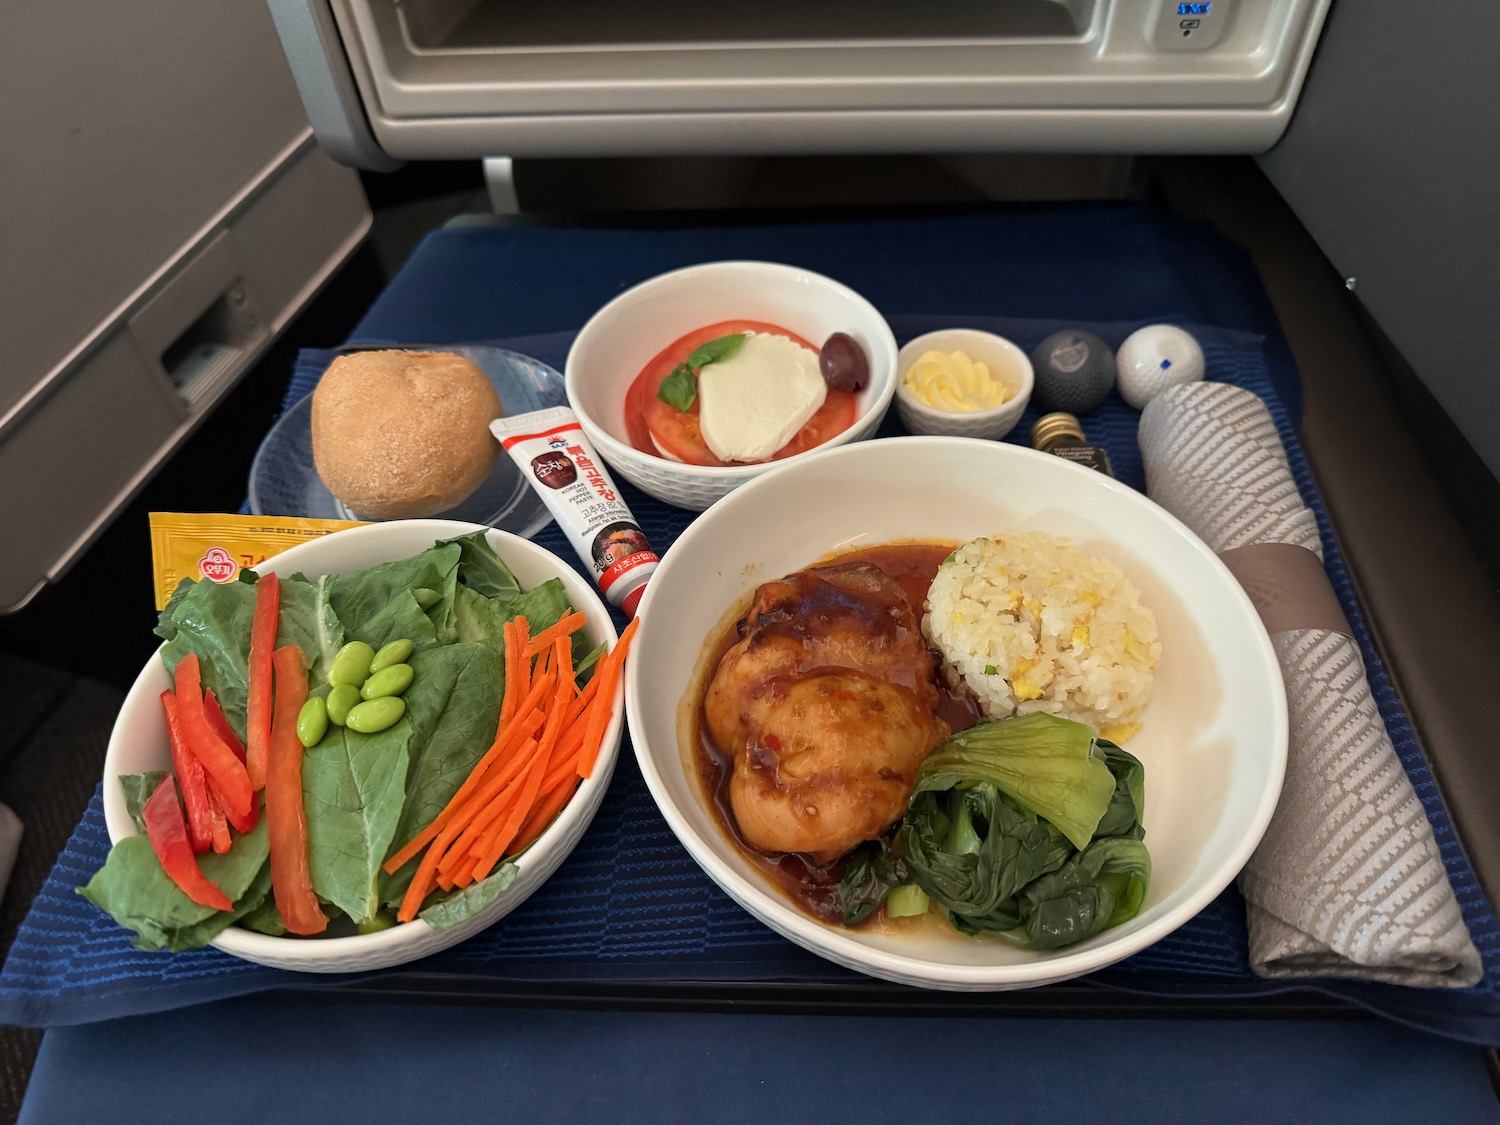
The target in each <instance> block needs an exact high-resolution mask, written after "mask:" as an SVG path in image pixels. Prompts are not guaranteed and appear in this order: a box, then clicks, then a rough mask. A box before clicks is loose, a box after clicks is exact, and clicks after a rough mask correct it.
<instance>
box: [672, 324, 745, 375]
mask: <svg viewBox="0 0 1500 1125" xmlns="http://www.w3.org/2000/svg"><path fill="white" fill-rule="evenodd" d="M748 336H749V333H748V332H735V333H733V334H732V335H729V336H720V337H718V339H715V340H710V341H708V343H706V344H702V345H700V346H699V347H698V348H696V349H694V351H693V354H692V355H690V356H688V357H687V365H688V366H689V367H691V368H692V369H693V370H694V371H697V370H698V368H700V367H704V366H706V365H707V364H710V363H718V362H719V360H721V359H728V358H729V357H730V356H732V355H733V354H734V353H735V352H737V351H739V350H740V345H741V344H743V343H744V342H745V339H746V338H747V337H748Z"/></svg>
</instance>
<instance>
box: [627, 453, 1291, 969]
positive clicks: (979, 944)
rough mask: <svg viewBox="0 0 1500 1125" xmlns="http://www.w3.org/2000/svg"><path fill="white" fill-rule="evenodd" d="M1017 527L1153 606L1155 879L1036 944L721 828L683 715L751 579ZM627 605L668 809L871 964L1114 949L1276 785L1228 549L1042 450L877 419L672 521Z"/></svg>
mask: <svg viewBox="0 0 1500 1125" xmlns="http://www.w3.org/2000/svg"><path fill="white" fill-rule="evenodd" d="M817 498H829V499H828V500H827V501H826V502H825V501H820V500H819V499H817ZM1010 530H1017V531H1020V530H1029V531H1040V532H1047V533H1050V534H1052V535H1055V536H1063V537H1066V538H1068V539H1070V540H1071V541H1072V542H1073V543H1074V544H1075V545H1076V546H1077V547H1078V548H1080V549H1081V550H1082V551H1084V552H1085V553H1087V554H1090V555H1097V556H1101V557H1104V558H1107V559H1108V560H1109V561H1111V562H1112V563H1113V564H1115V565H1116V566H1117V567H1119V568H1120V570H1122V571H1123V572H1124V574H1125V576H1126V577H1127V578H1128V579H1129V580H1130V581H1131V582H1132V583H1133V584H1134V585H1135V586H1136V587H1137V588H1138V589H1139V591H1140V596H1141V601H1142V603H1143V604H1144V605H1146V606H1148V607H1149V608H1150V609H1151V610H1152V611H1153V612H1154V614H1155V618H1156V624H1157V629H1158V637H1159V640H1160V645H1161V655H1160V663H1159V665H1158V667H1157V669H1156V673H1155V683H1154V688H1153V693H1152V697H1151V702H1150V703H1149V705H1148V706H1147V708H1146V710H1145V712H1144V714H1143V716H1142V717H1143V720H1144V724H1143V726H1142V728H1141V730H1140V732H1139V733H1138V734H1136V735H1135V736H1134V737H1133V738H1130V739H1129V746H1128V749H1129V752H1130V753H1131V754H1134V755H1135V756H1136V757H1137V758H1139V760H1140V761H1141V762H1142V763H1143V764H1144V767H1145V795H1144V811H1143V813H1142V815H1141V817H1140V823H1141V824H1142V825H1143V826H1144V828H1145V837H1144V843H1145V845H1146V848H1147V849H1148V850H1149V853H1150V878H1149V885H1148V889H1147V890H1146V893H1145V897H1144V899H1143V901H1142V902H1141V903H1140V905H1139V911H1138V913H1136V914H1135V915H1134V917H1131V918H1129V920H1127V921H1122V922H1121V923H1120V924H1118V925H1116V926H1114V927H1112V928H1109V929H1105V930H1103V932H1101V933H1097V934H1095V935H1094V936H1092V937H1089V938H1086V939H1085V940H1083V941H1081V942H1078V943H1077V944H1074V945H1069V946H1066V947H1064V948H1060V949H1050V950H1045V951H1038V950H1034V949H1027V948H1021V947H1020V946H1017V945H1013V944H1010V943H1008V942H1006V941H1004V940H1002V939H1000V938H998V937H995V936H989V937H970V936H964V935H963V934H960V933H958V932H957V931H955V930H954V929H952V928H950V927H948V926H947V924H946V923H944V922H941V921H939V920H938V919H937V917H936V916H931V915H929V916H927V917H924V918H921V919H917V920H916V921H918V922H920V923H921V925H920V926H917V927H908V926H905V925H895V926H892V925H890V924H889V923H885V922H881V924H872V925H868V926H859V927H852V928H851V927H846V926H843V925H840V924H837V923H831V922H825V921H821V920H819V919H818V918H816V917H814V916H813V915H812V914H811V913H809V912H807V911H805V910H803V909H802V908H801V907H799V906H798V905H797V904H796V903H795V902H794V901H793V899H792V898H791V897H790V896H789V895H788V894H787V893H786V892H785V890H784V889H783V887H782V886H781V885H778V884H777V882H775V881H774V880H773V879H772V878H771V876H770V875H768V874H767V872H766V870H765V868H764V867H763V866H762V865H759V864H757V863H756V862H753V861H752V859H751V857H750V856H749V855H748V854H747V850H746V849H745V848H744V847H741V846H739V845H738V844H737V843H736V842H735V841H734V840H732V839H731V838H730V836H729V833H728V831H727V830H726V826H725V822H724V820H723V818H722V817H721V816H719V815H718V813H717V810H716V808H715V800H714V797H713V796H712V795H710V794H709V793H708V792H706V791H705V790H706V789H707V788H708V783H706V781H705V771H704V770H703V769H702V768H701V765H700V760H699V756H698V755H699V750H698V736H697V727H696V718H695V717H696V715H697V714H698V713H699V708H700V706H701V701H702V699H703V695H702V692H703V689H704V687H705V685H706V683H707V677H708V675H709V674H711V669H710V667H709V666H710V664H711V663H714V662H715V657H716V655H717V653H718V652H719V651H720V649H719V648H718V647H716V646H717V645H718V644H719V643H721V638H724V637H725V636H726V634H727V633H728V631H729V630H730V629H732V628H733V626H734V622H735V621H736V620H737V619H738V618H739V617H740V616H741V615H742V614H743V613H744V612H745V607H746V605H747V604H748V602H749V599H750V596H751V594H752V592H753V591H754V590H755V589H756V588H757V587H759V586H760V585H761V584H763V583H766V582H768V581H772V580H777V579H780V578H782V577H783V576H785V575H788V574H791V573H792V572H794V571H799V570H801V569H802V568H805V567H809V566H812V565H815V564H816V563H818V562H819V561H820V560H823V559H825V558H828V557H829V556H831V555H836V554H844V553H847V552H850V551H855V550H858V549H861V548H865V547H870V546H877V545H882V544H892V543H898V542H901V541H919V542H920V541H934V540H936V541H944V542H947V543H956V542H963V541H967V540H969V539H972V538H975V537H979V536H990V535H994V534H996V533H1000V532H1005V531H1010ZM668 607H670V609H669V608H668ZM639 616H640V619H641V622H642V624H641V628H640V632H639V634H638V636H637V637H636V639H635V644H634V647H633V648H632V651H631V661H630V665H629V667H628V670H627V675H626V688H627V692H626V702H627V707H628V716H629V724H630V732H631V739H632V742H633V744H634V747H635V753H636V758H637V761H638V762H639V764H640V767H641V772H642V774H643V775H644V777H645V780H646V783H647V786H648V787H649V789H650V791H651V794H652V796H653V797H654V798H655V800H656V803H657V805H658V806H659V807H660V809H661V811H662V814H663V816H664V817H665V818H666V820H667V823H668V824H669V825H670V826H671V828H672V830H673V832H674V833H675V834H676V835H677V837H678V838H679V839H680V840H681V841H682V843H683V845H684V846H685V847H686V848H687V850H688V851H689V852H690V853H691V854H692V856H693V858H694V859H695V860H697V862H698V863H699V864H700V866H702V868H703V869H704V871H705V872H706V873H707V874H708V875H709V876H710V877H711V878H712V879H713V880H714V881H715V882H716V883H718V885H719V886H720V887H721V888H722V889H723V890H724V891H725V892H726V893H727V894H728V895H729V896H730V897H731V898H733V899H734V900H735V901H736V902H738V903H739V904H740V905H741V906H743V907H744V908H745V909H746V910H747V911H749V912H750V913H751V914H753V915H754V916H755V917H756V918H758V919H760V920H761V921H762V922H764V923H765V924H766V925H767V926H769V927H770V928H772V929H773V930H775V931H777V932H778V933H780V934H781V935H783V936H784V937H786V938H789V939H790V940H792V941H793V942H796V943H797V944H799V945H801V946H804V947H805V948H807V949H809V950H811V951H813V952H814V953H817V954H820V955H821V956H823V957H826V958H828V959H829V960H832V961H834V962H836V963H838V964H841V965H844V966H846V967H848V968H851V969H855V970H857V971H859V972H863V973H866V974H869V975H871V976H875V977H880V978H883V979H886V980H891V981H896V982H899V983H902V984H909V985H914V986H918V987H926V988H937V989H948V990H956V991H991V990H1003V989H1015V988H1026V987H1031V986H1035V985H1041V984H1047V983H1052V982H1056V981H1061V980H1066V979H1069V978H1072V977H1076V976H1079V975H1081V974H1084V973H1088V972H1091V971H1094V970H1096V969H1100V968H1103V967H1105V966H1107V965H1110V964H1112V963H1114V962H1116V961H1119V960H1121V959H1122V958H1124V957H1127V956H1129V955H1130V954H1132V953H1136V952H1138V951H1139V950H1141V949H1144V948H1145V947H1147V946H1148V945H1150V944H1151V943H1152V942H1155V941H1157V940H1159V939H1160V938H1162V937H1163V936H1165V935H1166V934H1168V933H1170V932H1171V931H1172V930H1174V929H1176V928H1177V927H1178V926H1181V925H1182V924H1183V923H1184V922H1187V921H1188V920H1189V919H1191V918H1192V917H1193V916H1194V915H1195V914H1197V913H1198V912H1199V911H1201V910H1203V908H1204V907H1206V906H1207V905H1208V904H1209V903H1210V902H1212V901H1213V900H1214V898H1215V897H1216V896H1217V895H1218V894H1219V893H1220V892H1221V891H1223V890H1224V888H1225V887H1227V886H1228V885H1229V883H1230V882H1231V881H1232V880H1233V879H1234V877H1235V875H1236V874H1237V873H1238V871H1239V870H1240V868H1241V867H1242V866H1243V865H1244V863H1245V862H1246V860H1247V859H1248V858H1249V857H1250V854H1251V853H1252V852H1253V851H1254V849H1255V847H1256V845H1257V843H1258V842H1259V841H1260V838H1261V835H1262V833H1263V832H1264V831H1265V828H1266V825H1267V824H1268V822H1269V820H1270V818H1271V814H1272V812H1273V811H1274V809H1275V807H1276V801H1277V798H1278V796H1279V794H1280V791H1281V782H1282V775H1283V772H1284V769H1285V764H1286V751H1287V712H1286V698H1285V693H1284V689H1283V687H1282V681H1281V674H1280V670H1279V667H1278V665H1277V663H1276V659H1275V654H1274V652H1273V650H1272V647H1271V643H1270V640H1269V638H1268V637H1267V635H1266V632H1265V630H1264V628H1263V627H1262V625H1261V623H1260V619H1259V617H1258V616H1257V614H1256V611H1255V609H1254V607H1253V606H1252V604H1251V602H1250V600H1249V598H1248V597H1247V596H1246V595H1245V593H1244V592H1243V591H1242V590H1241V589H1240V587H1239V585H1238V583H1237V582H1236V581H1235V579H1234V578H1233V576H1232V575H1231V574H1230V573H1229V571H1228V569H1227V568H1226V567H1225V566H1224V565H1223V563H1221V562H1220V561H1219V560H1218V558H1217V557H1216V556H1215V555H1214V554H1213V552H1212V551H1210V550H1209V548H1208V547H1207V546H1205V545H1204V544H1203V542H1202V541H1201V540H1199V539H1198V538H1197V537H1196V536H1195V535H1194V534H1193V533H1192V532H1191V531H1189V530H1188V529H1187V528H1186V527H1185V526H1184V525H1182V524H1181V523H1179V522H1178V521H1177V520H1176V519H1174V518H1173V517H1172V516H1171V515H1169V514H1168V513H1166V512H1165V511H1164V510H1163V509H1161V508H1159V507H1157V506H1156V505H1155V504H1153V503H1151V502H1150V501H1149V500H1147V499H1146V498H1145V497H1144V496H1142V495H1141V494H1140V493H1138V492H1135V491H1134V490H1132V489H1130V488H1128V487H1126V486H1125V485H1123V484H1120V483H1119V482H1117V481H1115V480H1112V479H1111V478H1109V477H1106V476H1104V475H1103V474H1100V473H1097V472H1094V471H1093V470H1091V469H1088V468H1084V467H1081V466H1079V465H1075V464H1072V463H1070V462H1067V461H1064V460H1062V459H1060V458H1057V457H1052V456H1049V455H1047V454H1044V453H1038V452H1036V451H1034V450H1029V449H1024V448H1021V447H1019V446H1014V445H1008V444H1004V443H996V442H990V441H981V440H977V439H971V438H956V437H911V438H891V439H886V440H881V441H873V442H863V443H860V444H858V445H850V446H846V447H845V448H842V449H835V450H830V451H827V452H822V453H818V454H815V455H813V456H810V457H808V458H807V459H806V460H805V461H803V462H802V463H800V464H789V465H787V466H786V467H784V468H779V469H775V470H773V471H771V472H768V473H766V474H765V475H764V476H762V477H760V478H759V479H757V480H755V481H752V482H750V483H749V484H747V485H746V486H745V487H743V488H741V489H739V490H738V491H736V492H735V493H733V494H732V495H730V496H727V497H725V498H724V500H722V501H721V502H720V503H718V504H716V505H715V506H714V507H713V508H711V509H710V510H709V511H708V512H706V513H705V514H704V515H703V516H701V517H699V519H698V520H696V521H695V522H694V523H693V524H692V526H690V527H689V528H688V529H687V531H686V532H684V533H683V535H682V536H681V538H679V539H678V540H677V542H676V543H675V544H674V545H673V547H672V550H671V551H670V552H669V553H668V554H667V556H666V557H665V558H664V559H663V561H662V565H661V567H660V569H658V571H657V572H656V574H655V575H654V576H653V577H652V580H651V584H650V586H649V587H648V588H647V592H646V595H645V598H644V599H643V600H642V602H641V606H640V609H639ZM798 627H799V628H800V627H802V626H798ZM729 635H730V636H731V637H732V634H729ZM815 811H816V810H809V812H808V815H809V816H811V815H813V813H814V812H815ZM924 909H925V907H924Z"/></svg>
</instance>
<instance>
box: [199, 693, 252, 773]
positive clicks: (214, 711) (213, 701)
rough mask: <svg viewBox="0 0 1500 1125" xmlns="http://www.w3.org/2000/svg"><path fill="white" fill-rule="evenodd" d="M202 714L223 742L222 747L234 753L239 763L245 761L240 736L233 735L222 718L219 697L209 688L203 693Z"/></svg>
mask: <svg viewBox="0 0 1500 1125" xmlns="http://www.w3.org/2000/svg"><path fill="white" fill-rule="evenodd" d="M203 713H204V714H205V715H207V716H208V725H209V726H211V727H213V728H214V730H216V731H218V732H219V737H220V738H222V739H223V740H224V745H226V746H228V747H229V748H230V749H231V750H233V751H234V756H235V757H236V758H238V759H239V760H240V761H242V762H243V761H244V760H245V744H244V743H243V742H241V741H240V736H239V735H237V734H235V733H234V728H233V727H232V726H230V725H229V720H228V719H226V718H225V717H224V708H222V707H220V706H219V697H218V696H216V695H215V694H214V689H213V688H209V689H208V690H207V691H205V692H204V693H203Z"/></svg>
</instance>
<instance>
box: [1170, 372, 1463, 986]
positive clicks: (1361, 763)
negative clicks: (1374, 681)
mask: <svg viewBox="0 0 1500 1125" xmlns="http://www.w3.org/2000/svg"><path fill="white" fill-rule="evenodd" d="M1140 446H1141V454H1142V458H1143V460H1144V462H1145V468H1146V491H1147V494H1148V495H1149V496H1151V498H1152V499H1153V500H1155V501H1156V502H1157V503H1159V504H1161V505H1162V506H1163V507H1164V508H1166V509H1167V510H1168V511H1170V512H1171V513H1172V514H1173V515H1175V516H1177V518H1178V519H1180V520H1182V522H1183V523H1185V524H1187V525H1188V526H1189V527H1190V528H1192V529H1193V530H1194V531H1195V532H1197V534H1198V535H1199V537H1200V538H1202V539H1203V541H1204V542H1205V543H1207V544H1208V545H1209V547H1210V548H1212V549H1213V550H1214V551H1216V552H1218V553H1219V556H1220V557H1221V558H1222V559H1223V560H1224V562H1225V564H1226V565H1227V566H1228V567H1229V568H1230V570H1231V571H1232V572H1234V574H1235V577H1236V578H1238V579H1239V581H1240V583H1241V585H1243V586H1244V587H1245V588H1246V590H1247V592H1248V593H1249V594H1250V596H1251V600H1252V601H1253V602H1255V605H1256V609H1257V610H1259V611H1260V614H1261V619H1262V621H1263V622H1264V623H1265V625H1266V631H1267V632H1268V633H1270V634H1271V644H1272V647H1273V648H1274V649H1275V650H1276V658H1277V660H1278V662H1279V663H1280V664H1281V673H1282V678H1283V680H1284V681H1285V683H1286V694H1287V708H1288V713H1289V719H1290V745H1289V751H1288V757H1287V771H1286V780H1285V782H1284V784H1283V786H1282V790H1281V800H1280V802H1279V803H1278V805H1277V807H1276V812H1275V814H1274V815H1273V816H1272V818H1271V823H1270V825H1269V826H1268V827H1267V829H1266V834H1265V837H1264V838H1263V839H1262V840H1261V843H1260V847H1258V848H1257V849H1256V851H1255V854H1254V855H1253V856H1252V857H1251V859H1250V862H1249V863H1248V864H1246V866H1245V869H1244V871H1243V872H1241V874H1240V879H1239V885H1240V890H1241V892H1242V893H1243V894H1244V896H1245V907H1246V916H1247V921H1248V924H1249V937H1250V967H1251V968H1252V969H1253V970H1254V971H1255V972H1256V973H1257V974H1259V975H1260V976H1263V977H1270V978H1311V977H1349V978H1356V979H1363V980H1376V981H1384V982H1386V983H1388V984H1401V985H1411V986H1415V987H1423V988H1465V987H1467V986H1469V985H1471V984H1474V983H1475V982H1477V981H1478V980H1479V979H1480V977H1481V976H1482V975H1483V967H1482V965H1481V963H1480V959H1479V951H1478V950H1477V949H1475V948H1474V943H1473V941H1472V940H1471V939H1470V937H1469V931H1468V927H1466V926H1465V925H1464V920H1463V915H1462V914H1461V912H1460V910H1459V906H1458V900H1457V899H1456V898H1455V897H1454V894H1453V888H1452V886H1451V885H1450V884H1449V882H1448V876H1447V872H1446V871H1444V869H1443V861H1442V858H1441V856H1440V855H1439V853H1438V848H1437V842H1436V840H1434V839H1433V835H1432V826H1431V825H1430V824H1429V823H1428V821H1427V814H1426V812H1425V811H1424V810H1423V808H1422V803H1421V801H1419V800H1418V799H1417V795H1416V792H1415V791H1414V790H1413V789H1412V785H1411V780H1410V779H1409V778H1408V777H1407V776H1406V771H1405V770H1404V769H1403V768H1402V766H1401V761H1400V759H1399V758H1398V757H1397V756H1396V750H1395V747H1394V746H1392V745H1391V740H1390V736H1389V734H1388V733H1387V732H1386V729H1385V723H1384V722H1383V721H1382V720H1381V718H1380V712H1379V710H1378V709H1377V708H1376V706H1375V699H1374V696H1373V695H1372V694H1371V691H1370V684H1369V680H1368V679H1367V677H1366V675H1365V667H1364V661H1363V660H1362V659H1361V657H1360V653H1359V646H1358V644H1356V643H1355V641H1354V639H1353V638H1352V637H1351V636H1350V635H1349V627H1348V624H1347V622H1346V621H1345V620H1344V616H1343V610H1342V608H1341V607H1340V606H1339V603H1338V599H1337V597H1336V595H1335V594H1334V593H1333V589H1332V587H1331V585H1330V584H1329V582H1328V576H1327V573H1326V572H1325V571H1324V570H1323V567H1322V561H1321V560H1322V557H1323V550H1322V541H1321V539H1320V538H1319V535H1318V525H1317V520H1316V518H1315V517H1314V515H1313V513H1312V512H1311V511H1309V510H1308V508H1307V507H1306V505H1305V504H1304V503H1303V502H1302V497H1301V494H1300V493H1299V492H1298V490H1297V484H1296V481H1295V479H1294V478H1293V476H1292V470H1291V466H1290V464H1289V463H1288V461H1287V457H1286V451H1285V449H1283V448H1282V445H1281V440H1280V438H1279V437H1278V436H1277V433H1276V424H1275V422H1274V420H1273V419H1272V418H1271V414H1270V411H1268V410H1267V409H1266V405H1265V403H1264V402H1262V401H1261V400H1260V399H1259V398H1258V397H1257V396H1256V395H1254V394H1252V393H1251V392H1250V391H1247V390H1243V389H1241V388H1239V387H1232V386H1229V385H1227V384H1224V383H1190V384H1187V385H1185V386H1180V387H1173V388H1171V389H1169V390H1167V391H1164V392H1162V393H1161V394H1160V395H1159V396H1157V397H1156V398H1154V399H1152V400H1151V402H1150V403H1148V404H1147V406H1146V409H1145V411H1144V412H1143V413H1142V415H1141V426H1140Z"/></svg>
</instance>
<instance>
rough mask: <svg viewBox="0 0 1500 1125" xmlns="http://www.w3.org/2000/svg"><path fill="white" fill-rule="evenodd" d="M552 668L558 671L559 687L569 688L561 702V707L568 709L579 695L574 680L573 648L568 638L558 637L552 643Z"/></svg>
mask: <svg viewBox="0 0 1500 1125" xmlns="http://www.w3.org/2000/svg"><path fill="white" fill-rule="evenodd" d="M552 667H554V668H556V669H557V679H558V684H559V686H560V687H562V686H566V688H567V690H566V691H565V692H563V694H562V697H561V701H560V706H563V707H566V706H567V705H568V704H569V703H572V702H573V697H574V696H575V695H577V694H578V684H577V682H576V681H575V680H574V679H573V646H572V645H571V644H569V643H568V638H567V637H558V638H557V640H555V641H553V642H552Z"/></svg>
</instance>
